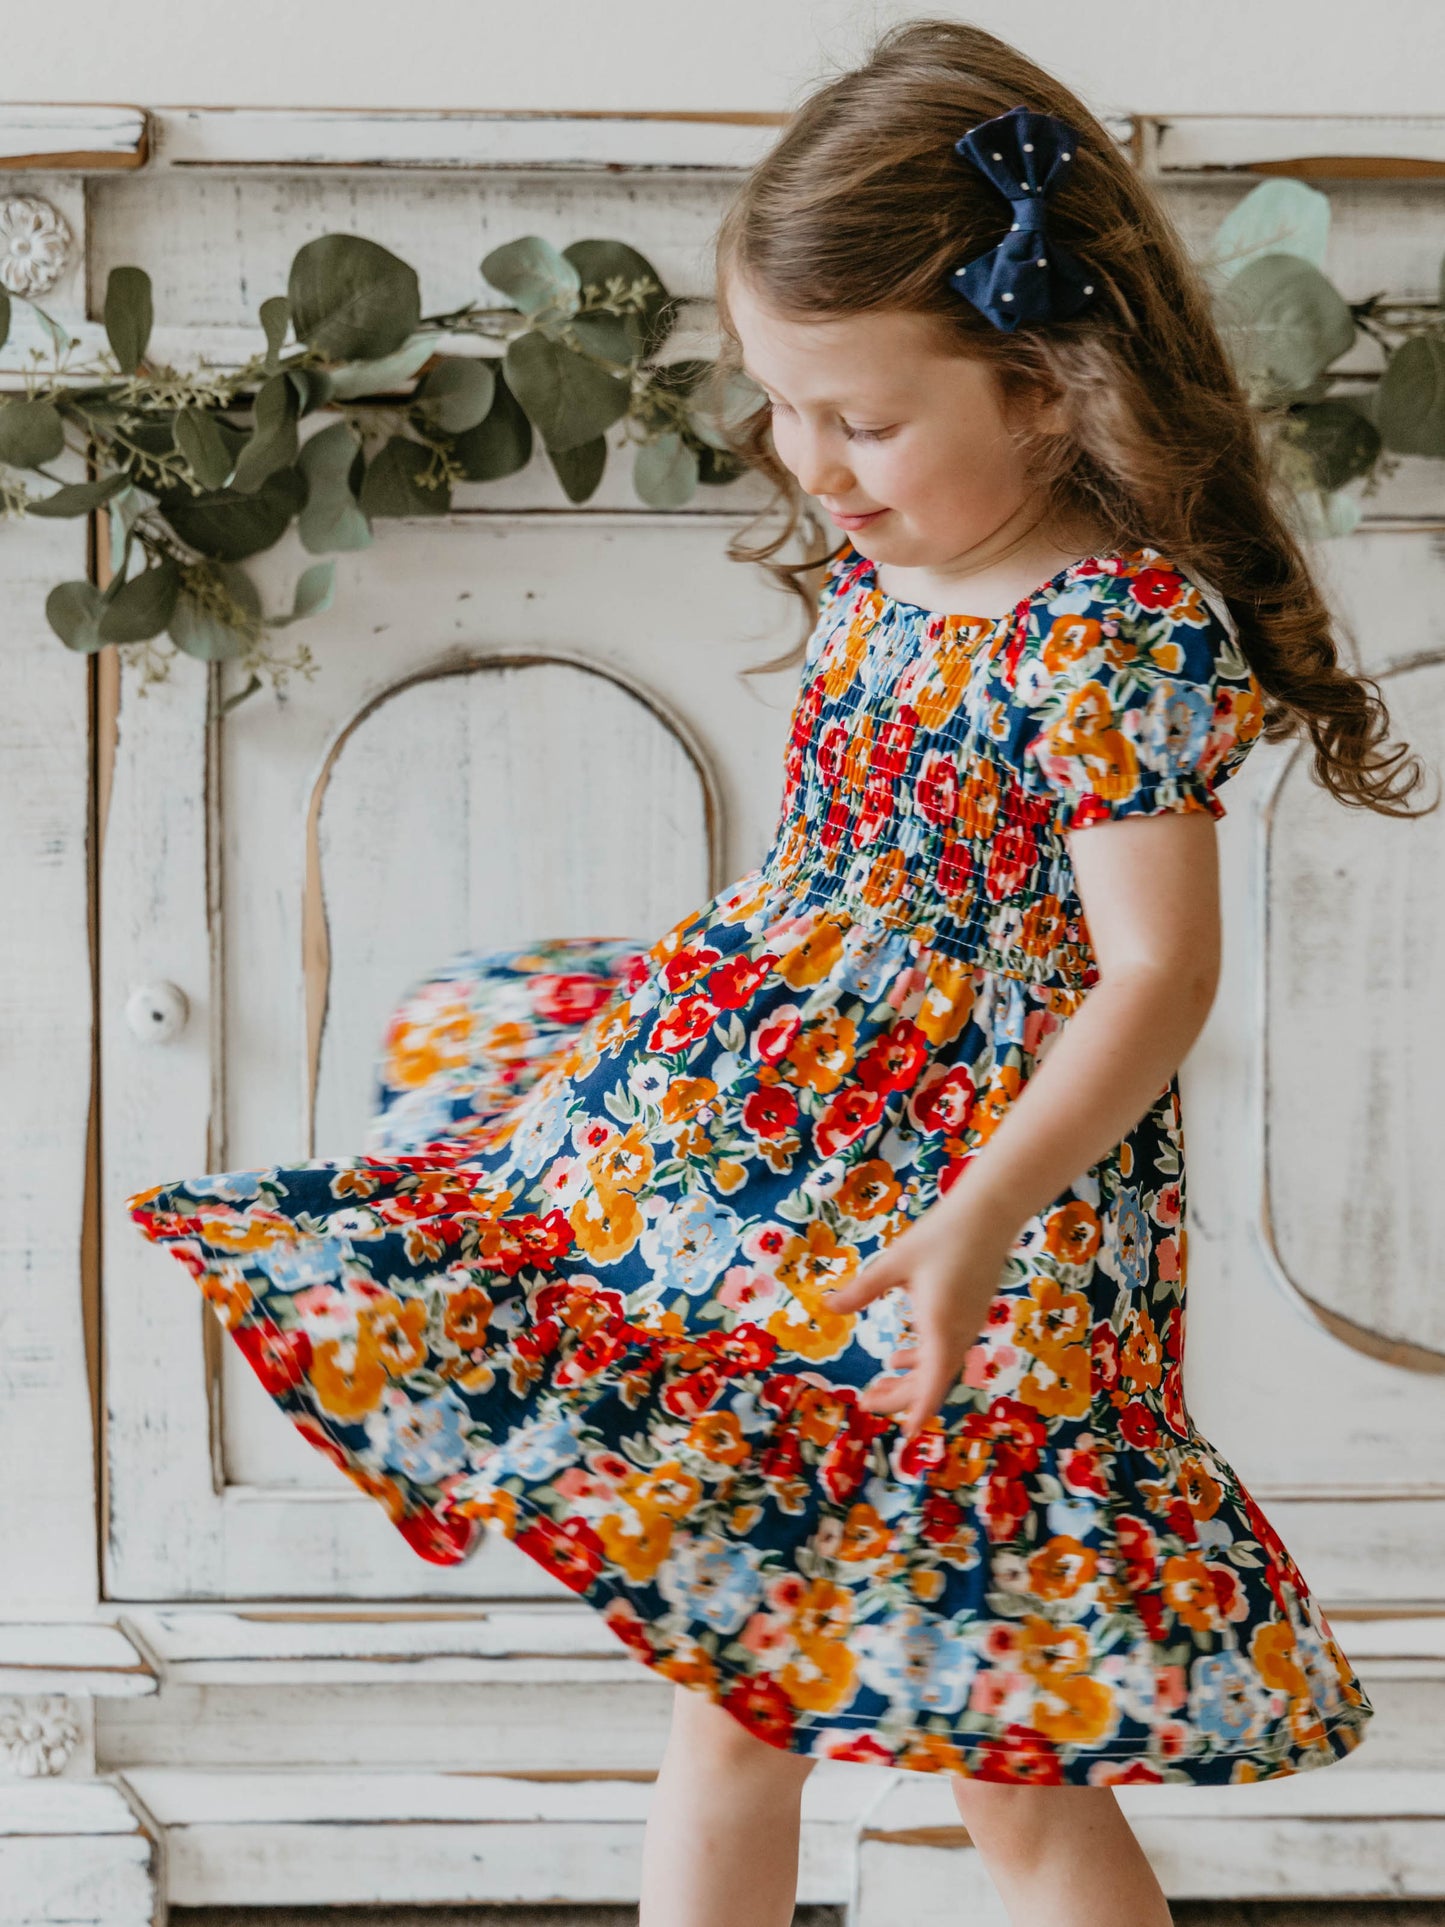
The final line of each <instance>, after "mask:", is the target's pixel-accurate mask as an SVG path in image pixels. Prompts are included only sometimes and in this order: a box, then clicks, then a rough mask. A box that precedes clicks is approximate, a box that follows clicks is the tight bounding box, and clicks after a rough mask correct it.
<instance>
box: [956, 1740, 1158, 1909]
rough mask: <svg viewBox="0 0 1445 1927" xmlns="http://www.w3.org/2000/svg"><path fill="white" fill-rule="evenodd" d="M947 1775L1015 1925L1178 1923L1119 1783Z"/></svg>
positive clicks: (970, 1833)
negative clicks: (1011, 1782) (1117, 1791)
mask: <svg viewBox="0 0 1445 1927" xmlns="http://www.w3.org/2000/svg"><path fill="white" fill-rule="evenodd" d="M948 1777H949V1779H950V1780H951V1781H952V1783H953V1797H954V1799H955V1801H956V1802H957V1804H958V1810H959V1812H960V1813H961V1814H962V1815H963V1823H964V1825H965V1826H966V1827H967V1828H968V1831H969V1836H970V1838H971V1839H972V1841H973V1843H974V1845H975V1846H976V1847H977V1848H978V1850H979V1852H980V1853H981V1854H982V1855H983V1862H984V1865H985V1866H986V1867H987V1869H988V1872H989V1877H990V1879H991V1880H992V1881H993V1884H994V1885H995V1887H997V1888H998V1891H999V1896H1000V1898H1001V1899H1002V1901H1003V1903H1004V1905H1005V1907H1007V1908H1008V1916H1009V1919H1010V1921H1011V1922H1012V1923H1013V1927H1120V1923H1121V1922H1123V1921H1127V1922H1128V1923H1129V1927H1169V1921H1170V1915H1169V1903H1168V1902H1167V1901H1166V1900H1165V1898H1164V1894H1163V1892H1162V1890H1161V1888H1160V1886H1159V1883H1158V1881H1157V1880H1156V1879H1155V1878H1154V1874H1153V1870H1152V1869H1151V1867H1150V1865H1149V1862H1148V1861H1147V1860H1146V1859H1145V1858H1144V1851H1143V1848H1142V1847H1141V1846H1140V1845H1139V1842H1138V1841H1137V1840H1136V1839H1135V1838H1134V1835H1133V1833H1132V1831H1131V1830H1130V1827H1129V1822H1128V1821H1127V1820H1126V1819H1125V1818H1124V1815H1123V1813H1122V1812H1121V1811H1120V1808H1119V1803H1118V1801H1117V1800H1116V1799H1115V1798H1114V1795H1113V1791H1112V1789H1111V1788H1109V1787H1080V1786H1005V1785H1003V1784H1001V1783H1000V1782H997V1781H993V1780H973V1779H968V1778H966V1777H965V1776H964V1775H963V1774H959V1773H951V1774H950V1775H949V1776H948Z"/></svg>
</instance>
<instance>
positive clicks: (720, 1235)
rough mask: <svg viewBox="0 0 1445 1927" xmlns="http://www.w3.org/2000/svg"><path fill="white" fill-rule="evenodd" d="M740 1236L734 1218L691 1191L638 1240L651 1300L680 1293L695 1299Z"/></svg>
mask: <svg viewBox="0 0 1445 1927" xmlns="http://www.w3.org/2000/svg"><path fill="white" fill-rule="evenodd" d="M740 1232H741V1225H740V1223H739V1220H738V1217H737V1214H736V1213H735V1212H732V1211H729V1209H728V1208H727V1206H726V1205H725V1204H719V1203H717V1202H716V1201H715V1200H714V1199H712V1198H709V1197H707V1196H706V1195H705V1194H704V1193H703V1192H701V1191H694V1192H691V1193H690V1194H689V1195H688V1196H687V1197H685V1198H682V1199H680V1200H679V1202H678V1203H677V1204H675V1205H673V1206H672V1207H671V1208H670V1209H669V1210H667V1211H664V1212H663V1214H662V1215H661V1216H660V1217H658V1218H655V1219H654V1220H653V1222H652V1223H651V1225H649V1227H648V1229H647V1230H646V1231H645V1232H644V1233H643V1237H642V1255H643V1258H644V1259H645V1261H646V1263H647V1264H648V1265H649V1266H650V1267H651V1269H652V1272H653V1285H652V1293H653V1295H654V1296H655V1295H658V1294H660V1293H662V1292H667V1291H685V1292H689V1293H690V1294H691V1295H692V1296H693V1297H695V1298H696V1297H700V1296H701V1295H702V1293H703V1292H705V1291H707V1290H708V1289H709V1288H710V1287H711V1286H712V1285H713V1284H714V1283H716V1281H717V1279H718V1278H720V1277H721V1276H722V1274H723V1272H724V1271H726V1270H727V1267H728V1265H729V1263H730V1262H731V1260H732V1255H733V1253H734V1252H735V1251H736V1250H737V1248H738V1237H739V1235H740Z"/></svg>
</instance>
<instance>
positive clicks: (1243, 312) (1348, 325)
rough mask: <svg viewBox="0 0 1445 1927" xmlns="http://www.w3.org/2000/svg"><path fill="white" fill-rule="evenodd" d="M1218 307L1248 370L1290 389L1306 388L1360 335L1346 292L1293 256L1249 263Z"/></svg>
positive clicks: (1263, 257) (1273, 256)
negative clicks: (1344, 294) (1341, 292)
mask: <svg viewBox="0 0 1445 1927" xmlns="http://www.w3.org/2000/svg"><path fill="white" fill-rule="evenodd" d="M1219 306H1220V320H1221V324H1222V325H1223V327H1224V329H1225V331H1226V333H1227V334H1229V335H1231V336H1232V337H1233V338H1234V340H1235V342H1236V343H1237V346H1236V348H1235V353H1236V355H1237V356H1238V357H1240V359H1241V362H1242V366H1243V368H1244V370H1245V373H1246V374H1247V375H1248V376H1252V377H1254V378H1255V379H1256V380H1262V381H1264V382H1265V383H1267V384H1269V385H1271V386H1272V387H1274V388H1276V389H1278V390H1280V391H1282V392H1285V393H1288V392H1290V391H1293V390H1297V389H1301V388H1305V387H1307V386H1308V384H1309V383H1310V382H1312V381H1313V380H1314V379H1315V378H1316V376H1318V375H1319V374H1320V373H1321V372H1322V371H1323V370H1324V369H1325V368H1327V367H1328V366H1329V365H1330V363H1331V362H1332V361H1335V360H1337V359H1338V358H1339V356H1341V355H1343V354H1345V353H1346V352H1347V351H1348V350H1349V348H1350V347H1351V346H1352V344H1353V342H1354V339H1355V321H1354V317H1353V315H1352V314H1351V313H1350V310H1349V306H1348V304H1347V302H1346V301H1345V299H1344V297H1343V295H1341V294H1340V292H1339V290H1338V289H1337V288H1336V287H1334V286H1333V284H1332V283H1331V282H1329V281H1327V280H1326V279H1325V277H1324V275H1322V274H1321V273H1320V271H1319V269H1318V268H1316V267H1315V266H1314V265H1313V264H1312V263H1311V262H1309V261H1304V260H1301V259H1300V257H1299V256H1298V255H1294V254H1261V255H1256V256H1255V258H1254V259H1253V260H1251V261H1246V262H1245V263H1244V265H1243V266H1242V267H1241V268H1240V269H1239V271H1238V273H1237V274H1235V275H1234V276H1233V277H1232V278H1231V279H1230V280H1229V281H1228V282H1227V283H1226V284H1225V287H1224V290H1223V293H1222V294H1221V296H1220V301H1219Z"/></svg>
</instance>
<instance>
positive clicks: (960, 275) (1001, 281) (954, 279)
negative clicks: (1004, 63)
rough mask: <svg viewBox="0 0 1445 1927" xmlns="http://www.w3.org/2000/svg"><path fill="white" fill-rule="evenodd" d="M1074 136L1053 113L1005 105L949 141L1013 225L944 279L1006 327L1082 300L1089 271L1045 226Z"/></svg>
mask: <svg viewBox="0 0 1445 1927" xmlns="http://www.w3.org/2000/svg"><path fill="white" fill-rule="evenodd" d="M1078 143H1079V136H1078V134H1077V133H1076V132H1075V131H1074V129H1073V128H1072V127H1070V126H1069V124H1068V122H1067V121H1063V120H1060V119H1059V118H1058V117H1057V115H1054V114H1038V113H1035V112H1034V111H1033V109H1032V108H1029V107H1010V109H1009V110H1008V112H1007V113H1006V114H996V115H995V116H994V117H993V119H992V120H985V121H980V122H979V124H978V126H977V127H971V128H970V129H969V131H968V132H967V133H966V134H961V135H960V136H959V138H958V139H957V140H956V141H955V142H954V143H953V148H954V152H955V153H956V154H958V155H959V156H960V158H961V159H963V160H966V161H971V162H972V163H973V165H974V166H975V167H976V168H977V169H978V170H979V172H980V173H981V174H982V175H983V176H984V177H985V179H986V180H988V181H990V182H991V183H992V184H993V186H994V187H996V188H997V189H998V191H999V193H1000V194H1002V195H1003V196H1004V197H1005V198H1006V199H1007V200H1008V202H1009V203H1010V205H1011V206H1012V208H1013V215H1014V221H1013V226H1012V227H1011V228H1010V229H1009V231H1008V233H1007V234H1006V235H1005V236H1004V237H1003V239H1002V240H1001V241H1000V242H999V244H998V246H997V247H992V248H989V249H987V250H986V251H985V252H984V253H983V254H978V255H975V256H974V258H973V259H972V260H971V261H965V262H964V264H963V265H962V267H957V268H955V269H954V270H953V272H952V274H950V275H949V277H948V279H949V284H950V285H951V286H952V287H953V288H954V289H955V291H956V292H957V293H959V294H961V295H963V296H964V298H965V299H966V300H968V301H971V302H972V303H973V305H974V307H976V308H977V309H978V310H979V312H980V313H981V314H984V315H986V316H987V317H988V319H989V320H990V321H991V322H992V323H993V325H994V326H995V328H1001V329H1002V330H1003V331H1004V333H1005V334H1012V333H1013V332H1014V330H1015V329H1016V328H1017V327H1019V326H1020V324H1023V325H1024V326H1027V325H1029V324H1030V323H1031V322H1038V321H1057V320H1059V319H1061V318H1062V317H1064V316H1066V315H1071V314H1077V313H1078V311H1079V309H1080V308H1083V307H1086V306H1087V305H1088V302H1089V299H1090V297H1091V296H1092V294H1093V292H1094V286H1095V283H1094V278H1093V276H1092V274H1091V273H1090V272H1089V270H1088V269H1087V268H1086V267H1085V266H1084V264H1083V263H1082V262H1081V261H1080V260H1079V258H1078V256H1077V255H1075V254H1072V253H1070V251H1069V250H1068V249H1067V248H1065V247H1062V246H1061V245H1060V244H1059V243H1058V242H1057V241H1055V240H1053V239H1052V238H1051V237H1050V235H1049V233H1048V226H1047V221H1046V217H1045V204H1046V203H1047V201H1048V197H1049V195H1050V193H1051V192H1052V191H1053V190H1054V189H1055V188H1057V187H1059V186H1061V185H1062V183H1063V182H1064V181H1066V180H1067V179H1068V177H1069V172H1070V169H1071V168H1072V167H1073V163H1074V155H1075V154H1076V153H1077V152H1078Z"/></svg>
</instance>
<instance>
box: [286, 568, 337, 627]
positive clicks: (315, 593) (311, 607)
mask: <svg viewBox="0 0 1445 1927" xmlns="http://www.w3.org/2000/svg"><path fill="white" fill-rule="evenodd" d="M335 600H336V564H335V563H334V562H314V563H313V564H312V565H311V567H310V568H309V569H307V570H306V571H305V573H304V574H303V575H302V576H301V577H300V579H299V580H298V581H297V584H296V593H295V595H294V596H293V598H292V602H291V613H290V615H289V616H273V617H272V618H271V627H272V628H273V629H284V628H285V627H286V625H287V624H288V623H291V622H301V621H303V620H304V619H305V618H306V617H307V616H319V615H322V614H324V613H325V611H326V610H327V609H329V608H330V607H331V605H332V603H333V602H334V601H335Z"/></svg>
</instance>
